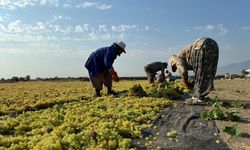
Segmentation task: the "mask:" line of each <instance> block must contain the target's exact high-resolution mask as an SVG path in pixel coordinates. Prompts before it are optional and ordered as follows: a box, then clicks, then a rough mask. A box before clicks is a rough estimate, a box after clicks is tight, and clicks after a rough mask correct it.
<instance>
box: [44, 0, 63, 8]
mask: <svg viewBox="0 0 250 150" xmlns="http://www.w3.org/2000/svg"><path fill="white" fill-rule="evenodd" d="M40 5H51V6H56V7H58V5H59V0H41V1H40Z"/></svg>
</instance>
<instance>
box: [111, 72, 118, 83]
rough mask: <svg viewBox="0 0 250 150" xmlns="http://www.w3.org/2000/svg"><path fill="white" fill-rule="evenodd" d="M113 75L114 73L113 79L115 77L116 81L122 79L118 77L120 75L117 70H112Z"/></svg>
mask: <svg viewBox="0 0 250 150" xmlns="http://www.w3.org/2000/svg"><path fill="white" fill-rule="evenodd" d="M111 75H112V79H113V80H114V81H115V82H119V81H120V79H119V77H118V75H117V72H116V71H115V70H113V71H112V72H111Z"/></svg>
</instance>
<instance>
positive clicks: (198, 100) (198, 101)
mask: <svg viewBox="0 0 250 150" xmlns="http://www.w3.org/2000/svg"><path fill="white" fill-rule="evenodd" d="M192 100H193V103H198V104H199V103H204V101H203V100H201V99H199V98H197V97H192Z"/></svg>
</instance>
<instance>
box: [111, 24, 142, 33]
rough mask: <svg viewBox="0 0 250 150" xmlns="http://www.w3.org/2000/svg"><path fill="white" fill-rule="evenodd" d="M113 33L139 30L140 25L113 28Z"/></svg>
mask: <svg viewBox="0 0 250 150" xmlns="http://www.w3.org/2000/svg"><path fill="white" fill-rule="evenodd" d="M111 28H112V31H115V32H125V31H127V30H133V29H138V25H135V24H133V25H119V26H112V27H111Z"/></svg>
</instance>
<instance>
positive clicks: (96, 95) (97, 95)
mask: <svg viewBox="0 0 250 150" xmlns="http://www.w3.org/2000/svg"><path fill="white" fill-rule="evenodd" d="M94 97H102V95H101V94H100V93H95V95H94Z"/></svg>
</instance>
